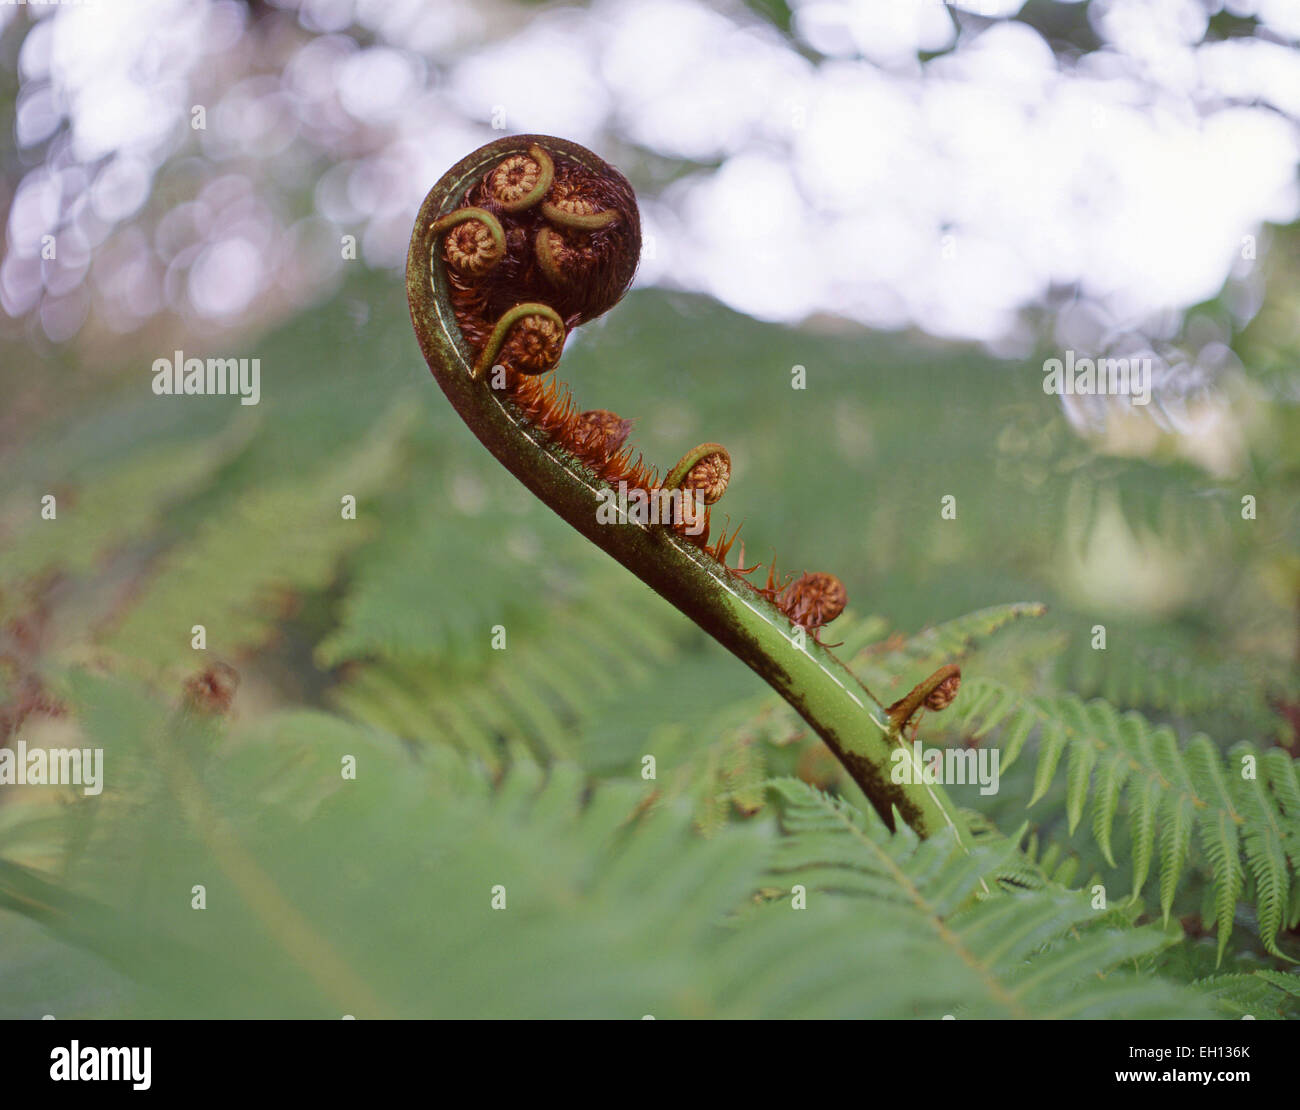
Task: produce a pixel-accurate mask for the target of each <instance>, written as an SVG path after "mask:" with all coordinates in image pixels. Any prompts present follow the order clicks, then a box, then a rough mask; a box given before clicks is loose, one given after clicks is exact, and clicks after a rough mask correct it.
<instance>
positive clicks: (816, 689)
mask: <svg viewBox="0 0 1300 1110" xmlns="http://www.w3.org/2000/svg"><path fill="white" fill-rule="evenodd" d="M500 242H504V244H505V250H504V253H501V254H500V255H499V256H498V252H497V244H498V243H500ZM640 247H641V226H640V218H639V215H638V213H637V207H636V199H635V196H634V195H633V192H632V187H631V186H630V185H629V184H628V182H627V180H626V179H625V178H624V177H623V175H622V174H620V173H619V172H618V171H617V170H616V169H614V168H613V167H612V166H610V165H608V164H607V163H605V162H604V161H602V160H601V159H600V158H598V157H597V156H596V155H594V154H593V153H591V151H589V150H586V149H585V148H583V147H581V146H578V145H577V144H575V143H571V142H567V141H565V140H563V139H556V138H551V137H549V136H545V135H517V136H512V137H510V138H505V139H500V140H498V141H496V142H494V143H490V144H488V145H487V146H485V147H482V148H480V149H479V150H476V151H475V152H474V153H473V154H471V155H469V157H467V158H465V159H464V160H462V161H461V162H460V163H458V164H457V165H456V166H453V167H452V169H450V170H449V171H448V172H447V173H446V174H445V175H444V176H443V178H442V179H441V180H440V181H439V182H438V183H437V184H436V185H435V186H434V187H433V188H432V189H431V190H430V192H429V194H428V196H427V197H426V198H425V200H424V204H423V205H422V207H421V209H420V213H419V216H418V217H417V218H416V222H415V230H414V233H413V234H412V237H411V249H410V254H409V256H408V259H407V273H406V284H407V297H408V300H409V301H410V307H411V320H412V322H413V324H414V326H415V332H416V335H417V337H418V339H419V342H420V347H421V350H422V351H423V353H424V357H425V360H426V361H427V362H428V364H429V368H430V369H431V370H432V371H433V375H434V377H435V378H436V379H437V381H438V384H439V386H441V387H442V390H443V392H444V393H445V394H446V395H447V398H448V400H450V401H451V403H452V405H453V406H454V407H455V409H456V411H457V412H459V413H460V415H461V417H462V418H463V419H464V420H465V422H466V423H467V424H468V425H469V427H470V429H471V430H472V431H473V432H474V434H475V435H476V436H478V438H479V440H480V441H481V442H482V443H483V445H484V446H485V447H487V449H488V450H489V451H491V452H492V454H493V455H495V456H496V458H497V459H498V460H499V461H500V462H501V463H502V465H504V466H505V467H506V469H507V470H509V471H510V472H511V473H512V474H514V475H515V477H516V478H518V479H519V480H520V481H521V482H522V483H523V484H524V485H525V486H527V487H528V489H530V490H531V491H532V492H533V493H534V494H535V495H536V496H537V497H538V498H540V499H541V500H542V501H543V502H545V503H546V504H547V505H548V506H549V507H550V508H551V509H553V510H554V511H555V512H556V513H558V514H559V515H560V516H562V517H563V518H564V519H565V520H566V521H568V522H569V524H571V525H572V526H573V527H574V528H576V529H577V530H578V531H579V532H581V533H582V534H583V535H584V536H586V537H587V538H588V539H589V540H591V542H592V543H594V544H596V545H597V546H598V547H600V548H601V549H603V550H604V551H606V552H608V553H609V554H610V555H612V556H613V557H614V558H615V559H617V560H618V561H619V562H620V563H622V564H623V565H624V566H625V567H627V568H628V569H629V570H630V571H632V573H634V574H635V575H637V577H638V578H640V579H641V580H642V581H643V582H645V583H646V584H647V585H649V586H650V587H651V588H652V589H654V590H655V591H656V592H658V593H659V594H660V595H662V596H663V597H665V598H666V599H667V600H668V601H670V602H672V604H673V605H675V606H677V608H678V609H680V610H681V611H682V612H683V613H685V614H686V615H687V616H689V617H690V618H691V619H692V620H693V621H695V622H696V624H698V625H699V626H700V627H701V628H703V629H704V630H705V631H706V632H708V633H709V634H710V635H712V636H713V637H714V638H715V639H716V640H718V641H719V643H721V644H722V645H723V646H724V647H726V648H727V649H728V650H729V651H731V652H732V653H733V654H734V655H736V656H737V657H738V658H739V659H741V660H742V661H743V662H745V663H746V664H747V665H748V666H750V667H751V668H752V669H753V670H754V671H755V672H757V673H758V674H759V675H761V676H762V677H763V679H764V680H766V681H767V682H768V683H769V685H771V686H772V687H773V689H775V690H776V691H777V692H778V693H780V694H781V696H782V697H784V698H785V699H786V701H788V702H789V703H790V705H792V706H793V707H794V709H795V710H796V711H798V713H799V714H800V715H801V716H802V717H803V718H804V719H805V720H806V721H807V722H808V724H809V725H810V726H811V727H812V728H813V729H814V731H816V733H817V734H818V735H819V736H820V737H821V738H822V740H823V741H824V742H825V743H826V744H827V746H828V747H829V748H830V750H831V751H832V752H833V753H834V754H835V756H836V757H837V758H838V759H839V761H840V762H841V763H842V764H843V765H844V767H845V768H846V770H847V771H848V773H849V774H850V775H851V776H852V778H853V779H854V781H855V782H856V783H857V784H858V785H859V786H860V787H861V788H862V790H863V792H864V793H865V794H866V796H867V798H868V799H869V800H870V801H871V804H872V805H873V806H874V807H875V808H876V810H877V811H878V812H879V814H880V816H881V817H882V818H883V819H884V821H885V822H886V823H887V824H888V825H889V827H890V828H893V827H894V814H895V812H897V813H898V814H900V815H901V816H902V817H903V819H904V820H905V821H906V822H907V823H908V824H909V825H911V826H912V828H913V829H915V830H916V831H917V832H919V833H920V834H921V835H928V834H929V833H931V832H934V831H936V830H937V829H939V828H942V827H944V826H949V827H952V828H954V829H955V830H956V831H957V833H958V836H959V838H961V839H962V840H963V841H965V840H966V839H967V833H966V831H965V826H964V824H963V823H962V822H961V819H960V817H959V815H958V813H957V810H956V808H955V806H953V804H952V802H951V800H950V799H948V798H947V796H946V795H945V794H944V793H943V791H942V789H941V788H940V787H938V786H933V785H928V784H925V783H923V782H922V781H921V778H922V776H919V775H918V776H914V777H913V783H895V782H894V781H892V779H891V775H890V764H891V759H890V757H891V754H892V753H893V752H894V751H896V750H898V749H899V748H900V747H901V748H903V750H906V747H905V745H903V743H902V737H901V734H902V729H903V727H904V726H906V724H907V722H908V720H909V719H910V717H911V716H912V713H913V712H914V711H915V709H919V708H920V707H921V706H922V705H926V706H928V707H929V708H931V709H939V708H942V706H943V704H946V701H945V700H944V698H945V697H946V696H949V695H950V694H951V693H953V692H955V683H954V682H951V681H947V680H948V679H949V678H950V677H951V676H950V675H948V674H946V673H945V675H944V677H943V680H942V681H944V682H947V684H946V685H945V686H944V688H943V693H942V694H939V695H937V696H932V695H934V691H933V690H931V689H929V688H926V689H925V690H924V692H922V687H926V684H925V683H922V684H921V687H918V689H917V691H914V693H915V694H916V695H917V696H916V697H915V698H914V699H912V700H914V701H915V702H916V705H915V709H914V707H913V705H912V701H909V700H908V699H904V701H903V702H902V703H896V704H895V706H893V707H890V708H889V709H887V708H886V707H884V706H882V705H881V704H880V703H879V702H878V701H877V700H876V699H875V698H874V697H873V696H872V694H871V693H870V691H868V690H867V689H866V688H865V687H864V686H863V685H862V684H861V683H860V682H859V681H858V680H857V678H855V677H854V675H853V674H852V673H851V672H850V671H849V670H848V668H847V667H845V666H844V664H843V663H841V662H840V661H839V660H838V659H837V658H836V657H835V656H834V655H833V654H831V652H830V651H829V650H828V649H827V648H826V647H825V646H824V645H822V643H821V642H820V641H819V640H818V638H817V630H818V629H819V628H821V627H822V626H823V625H825V624H826V623H827V622H828V621H831V620H833V619H834V618H835V617H836V616H837V615H838V614H839V612H840V611H841V610H842V609H843V608H844V605H845V602H846V598H845V595H844V587H843V585H842V584H841V583H840V582H839V579H837V578H835V577H834V576H833V575H829V574H812V575H808V574H806V575H804V576H803V577H801V578H800V579H798V580H797V581H794V582H793V583H782V584H778V583H777V582H776V578H775V574H774V572H773V571H769V576H768V584H767V587H766V588H757V587H755V586H753V585H751V584H750V582H749V581H748V580H747V578H746V575H747V574H749V573H750V572H751V571H753V570H754V569H756V568H754V567H750V568H744V567H735V568H733V567H731V566H729V565H728V563H727V554H728V551H729V550H730V548H731V546H732V544H733V543H734V541H735V538H736V536H735V533H733V534H732V535H731V536H730V538H728V537H727V536H726V535H725V534H724V535H723V536H721V537H720V538H719V539H718V540H717V541H716V542H715V543H714V544H713V545H709V544H708V542H707V540H708V523H707V522H708V512H709V507H710V506H711V505H713V504H714V503H716V502H717V500H718V499H719V498H720V497H721V496H722V495H723V493H724V492H725V490H726V488H727V484H728V482H729V480H730V477H731V457H730V455H729V454H728V453H727V451H726V449H725V448H723V447H722V446H721V445H719V444H716V443H706V444H702V445H701V446H700V447H697V448H695V449H694V450H693V451H691V452H688V453H687V454H686V455H685V456H684V457H683V458H682V460H681V461H680V462H679V463H678V464H677V465H676V466H675V467H673V468H672V470H671V471H669V473H668V475H667V476H666V477H665V478H664V480H663V481H660V480H659V478H658V474H657V472H656V471H655V470H654V469H653V468H651V467H649V466H647V465H646V464H645V463H644V461H643V460H642V459H641V457H640V456H639V455H636V454H634V453H633V451H632V449H630V448H627V447H625V446H624V444H625V441H626V439H627V436H628V433H629V430H630V422H629V421H627V420H625V419H624V418H622V417H620V416H618V415H616V414H615V413H612V412H607V411H605V410H591V411H586V412H583V411H581V410H580V409H579V408H578V406H577V405H576V404H575V403H574V401H573V399H572V397H571V396H570V395H569V393H568V390H567V388H566V387H564V386H563V385H561V384H560V383H558V382H556V381H555V379H554V378H553V377H548V372H549V371H550V370H551V369H552V368H553V367H554V366H555V363H556V362H557V361H558V360H559V356H560V353H561V351H562V349H563V345H564V340H565V338H566V337H567V335H568V333H569V332H570V331H572V330H573V329H574V328H575V327H579V326H581V325H582V324H583V323H585V322H586V321H588V320H591V319H593V318H594V317H596V316H599V315H600V314H601V313H603V312H605V311H606V310H608V309H609V308H611V307H613V305H614V304H616V303H617V302H618V300H619V298H621V297H622V295H623V293H624V292H625V291H626V289H627V287H628V286H629V285H630V284H631V281H632V277H633V275H634V273H635V271H636V265H637V261H638V259H639V255H640ZM619 483H625V484H626V487H627V488H628V489H631V490H639V491H642V492H643V493H645V494H646V495H647V496H653V497H658V496H660V495H664V494H674V495H676V496H677V497H678V499H679V500H680V499H681V498H683V497H690V498H692V499H693V500H694V501H695V503H696V505H697V506H702V512H703V514H704V518H705V519H704V528H703V535H702V536H701V535H692V534H691V530H690V529H686V528H683V527H682V524H683V523H684V520H685V519H689V518H685V517H683V516H682V515H675V516H673V517H671V518H669V519H666V520H664V521H663V522H662V523H645V522H642V521H640V520H639V519H634V518H631V517H627V516H625V517H624V518H623V519H622V520H621V521H620V522H618V523H614V524H605V523H601V521H600V518H599V517H598V514H597V511H596V510H597V507H598V505H599V504H600V503H601V501H602V499H603V498H604V497H605V496H606V495H607V494H608V493H609V491H610V489H611V487H617V486H618V485H619ZM674 512H675V513H679V514H680V513H681V512H682V510H680V509H677V510H674ZM805 633H811V635H805ZM910 697H911V695H909V698H910ZM949 700H950V697H949Z"/></svg>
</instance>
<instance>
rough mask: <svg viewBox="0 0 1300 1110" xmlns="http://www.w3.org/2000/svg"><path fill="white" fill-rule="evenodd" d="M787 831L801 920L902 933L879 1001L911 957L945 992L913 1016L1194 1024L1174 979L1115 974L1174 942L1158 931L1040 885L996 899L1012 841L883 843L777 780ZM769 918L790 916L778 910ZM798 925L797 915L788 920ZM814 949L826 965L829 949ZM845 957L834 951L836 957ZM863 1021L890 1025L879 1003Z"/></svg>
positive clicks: (838, 808) (792, 783)
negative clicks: (825, 908) (845, 903)
mask: <svg viewBox="0 0 1300 1110" xmlns="http://www.w3.org/2000/svg"><path fill="white" fill-rule="evenodd" d="M773 785H774V789H775V790H776V791H777V792H778V793H779V795H780V798H781V803H782V806H781V815H782V826H783V828H784V830H785V832H786V833H787V836H786V837H785V838H783V839H782V840H781V841H780V842H779V843H778V846H777V854H776V858H775V863H774V867H773V875H774V879H777V880H779V881H780V883H781V884H782V885H783V886H790V885H791V884H798V885H802V886H804V887H805V888H806V889H807V891H808V894H807V898H808V907H809V908H808V910H806V911H804V912H805V913H807V914H810V915H811V914H814V913H816V912H819V911H818V906H819V903H820V902H821V900H822V899H823V898H828V897H835V898H837V899H838V898H849V899H852V900H853V901H854V902H856V903H857V904H858V905H860V906H861V908H862V914H861V920H860V922H859V929H860V935H861V936H862V937H863V938H864V939H866V938H870V939H871V940H873V941H874V939H875V938H876V936H877V935H878V931H879V932H884V931H885V930H886V929H887V930H888V931H889V933H890V934H892V935H894V936H899V937H901V938H903V939H902V940H901V942H900V943H901V946H902V947H901V948H900V950H899V951H898V952H897V953H896V958H897V959H898V960H899V961H900V964H899V968H898V970H897V971H894V972H891V969H890V968H889V967H888V966H881V967H879V968H878V970H877V975H878V976H879V979H878V978H876V977H874V976H873V979H872V984H873V993H874V991H875V989H876V987H877V984H881V985H882V986H883V993H885V994H886V995H887V992H888V989H889V984H891V983H892V982H893V979H894V977H895V975H898V974H910V973H912V972H913V969H914V968H915V967H916V966H917V960H918V958H919V959H921V960H923V961H924V964H925V966H926V967H927V968H928V969H929V970H928V972H927V978H930V979H933V981H934V982H935V983H936V984H942V986H941V987H940V988H939V990H938V991H936V994H937V995H939V997H936V998H934V999H927V1002H928V1003H929V1004H928V1005H925V1006H923V1007H922V1008H921V1009H920V1010H919V1011H914V1012H913V1015H912V1016H922V1017H924V1016H942V1014H943V1013H944V1012H948V1013H957V1014H960V1015H961V1016H969V1017H1108V1016H1121V1015H1122V1016H1125V1017H1133V1016H1148V1017H1150V1016H1156V1015H1159V1014H1173V1013H1178V1014H1180V1016H1190V1015H1191V1013H1193V1012H1194V1008H1193V1010H1191V1011H1189V1010H1188V1009H1186V1008H1185V1006H1186V1001H1185V999H1181V998H1180V992H1178V991H1177V990H1176V989H1175V988H1174V987H1173V986H1172V985H1171V984H1167V983H1164V982H1161V981H1160V980H1159V979H1156V978H1154V977H1147V978H1141V979H1139V978H1137V977H1134V976H1132V975H1130V974H1128V973H1127V972H1126V971H1121V970H1116V969H1117V968H1119V967H1120V966H1121V965H1125V964H1129V963H1130V962H1132V961H1142V960H1146V959H1148V958H1149V957H1151V956H1153V955H1154V954H1155V953H1157V952H1159V951H1160V950H1162V949H1163V948H1165V947H1167V946H1168V945H1169V944H1171V943H1173V942H1174V941H1175V940H1176V939H1177V933H1176V932H1173V933H1168V932H1166V931H1164V930H1162V929H1160V928H1157V927H1155V926H1144V927H1141V928H1130V927H1123V926H1122V925H1121V922H1120V918H1119V916H1118V915H1116V914H1115V913H1113V912H1111V913H1107V912H1099V911H1096V910H1094V909H1092V907H1091V904H1090V900H1089V898H1088V897H1087V896H1085V895H1083V894H1081V893H1078V892H1071V891H1066V890H1062V889H1060V888H1059V887H1044V888H1042V889H1038V890H1030V891H1023V890H1022V891H1018V892H1016V893H1002V892H1000V887H999V884H998V882H997V877H998V875H999V874H1000V873H1002V872H1003V871H1004V870H1005V869H1006V868H1007V866H1008V864H1009V863H1010V862H1011V861H1012V860H1013V858H1014V857H1015V856H1016V848H1015V841H1014V840H1008V839H1001V838H996V839H993V840H992V841H985V842H984V843H980V844H978V845H977V847H976V848H975V849H974V850H973V851H971V852H967V851H964V850H962V849H961V848H960V846H958V845H957V844H956V843H955V842H954V841H953V840H952V838H951V837H950V836H949V835H948V834H946V833H941V834H938V835H935V836H932V837H930V838H929V839H927V840H925V841H919V840H918V839H917V838H916V837H915V836H913V835H911V834H910V833H909V832H908V831H907V830H905V829H904V830H900V832H899V833H897V834H895V835H890V834H889V833H888V831H887V830H886V829H885V828H884V826H883V824H881V823H880V822H879V821H876V820H873V819H872V818H871V817H870V816H869V815H866V814H863V813H861V812H860V811H858V810H856V809H855V808H854V807H852V806H850V805H848V804H847V803H845V802H843V801H840V800H837V799H834V798H831V797H829V796H827V795H825V794H822V793H820V792H819V791H817V790H815V789H813V788H811V787H809V786H807V785H806V784H805V783H802V782H799V781H797V780H791V779H786V780H778V781H777V782H775V783H774V784H773ZM771 912H779V913H782V914H789V910H787V909H785V908H784V906H781V908H780V909H773V911H771ZM794 916H799V915H798V914H795V915H794ZM818 954H819V956H820V957H822V958H823V959H825V958H827V957H828V955H832V953H828V952H827V950H826V948H824V947H820V948H819V949H818ZM839 955H840V953H839V952H838V951H835V952H833V957H834V958H838V957H839ZM862 1005H863V1007H864V1008H866V1012H867V1013H869V1014H870V1015H871V1016H889V1015H890V1014H891V1013H892V1012H893V1011H891V1009H890V1006H889V1003H888V1001H878V1000H876V999H873V1000H872V1001H871V1002H870V1003H869V1002H867V1001H866V1000H863V1001H862Z"/></svg>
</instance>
